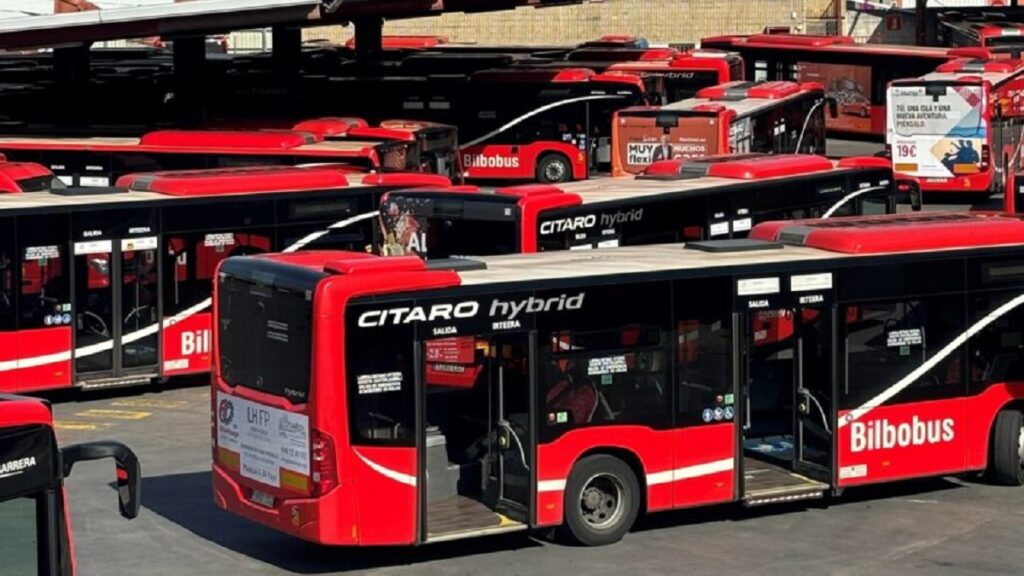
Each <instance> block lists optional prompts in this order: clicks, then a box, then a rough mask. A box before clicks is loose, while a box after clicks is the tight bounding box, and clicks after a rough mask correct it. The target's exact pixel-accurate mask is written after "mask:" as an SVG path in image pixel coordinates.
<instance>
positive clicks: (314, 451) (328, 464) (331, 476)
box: [310, 428, 338, 496]
mask: <svg viewBox="0 0 1024 576" xmlns="http://www.w3.org/2000/svg"><path fill="white" fill-rule="evenodd" d="M310 432H311V434H310V435H311V439H312V442H311V444H310V460H311V462H310V471H311V473H312V490H311V492H312V495H313V496H323V495H324V494H327V493H328V492H330V491H331V490H333V489H334V487H335V486H337V485H338V465H337V462H338V454H337V452H336V451H335V449H334V439H333V438H331V437H330V436H329V435H327V434H325V433H323V432H321V431H319V430H317V429H315V428H314V429H312V430H311V431H310Z"/></svg>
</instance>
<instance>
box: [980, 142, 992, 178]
mask: <svg viewBox="0 0 1024 576" xmlns="http://www.w3.org/2000/svg"><path fill="white" fill-rule="evenodd" d="M991 159H992V152H991V150H990V149H989V147H988V144H982V145H981V164H980V165H979V166H978V169H979V170H980V171H982V172H984V171H986V170H988V163H989V161H990V160H991Z"/></svg>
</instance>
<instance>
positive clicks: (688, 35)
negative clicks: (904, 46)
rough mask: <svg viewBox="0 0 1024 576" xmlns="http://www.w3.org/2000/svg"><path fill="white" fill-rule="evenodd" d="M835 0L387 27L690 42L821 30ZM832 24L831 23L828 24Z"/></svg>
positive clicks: (726, 2) (520, 39) (466, 34)
mask: <svg viewBox="0 0 1024 576" xmlns="http://www.w3.org/2000/svg"><path fill="white" fill-rule="evenodd" d="M833 1H842V0H603V1H598V2H594V1H591V2H587V3H585V4H580V5H571V6H559V7H553V8H543V9H536V8H519V9H516V10H511V11H505V12H496V13H489V14H446V15H443V16H439V17H436V18H422V19H416V20H396V21H391V22H387V23H386V24H385V26H384V33H385V34H427V35H441V36H448V37H449V38H450V39H451V40H452V41H454V42H473V41H476V42H480V43H487V44H561V43H576V42H583V41H586V40H591V39H594V38H597V37H599V36H601V35H602V34H632V35H635V36H643V37H645V38H647V39H648V40H649V41H650V42H652V43H675V42H679V43H695V42H697V41H698V40H700V38H702V37H704V36H713V35H716V34H750V33H756V32H760V31H761V30H762V29H763V28H764V27H765V26H790V27H792V28H793V29H794V30H795V31H801V32H804V31H806V32H811V33H822V32H825V31H826V30H825V28H826V26H827V25H826V24H825V22H826V20H822V18H823V17H824V18H828V17H830V16H831V9H832V5H833V4H832V3H833ZM833 26H834V24H833ZM351 35H352V28H351V27H348V28H342V27H328V28H315V29H310V30H307V31H306V34H305V36H306V38H307V39H317V38H322V39H328V40H331V41H334V42H344V41H345V40H347V39H348V38H349V37H350V36H351Z"/></svg>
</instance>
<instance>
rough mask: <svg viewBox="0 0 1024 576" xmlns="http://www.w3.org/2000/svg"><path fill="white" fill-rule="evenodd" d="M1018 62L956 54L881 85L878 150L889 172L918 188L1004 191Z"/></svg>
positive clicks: (1014, 154) (1016, 124) (1013, 150)
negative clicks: (881, 146)
mask: <svg viewBox="0 0 1024 576" xmlns="http://www.w3.org/2000/svg"><path fill="white" fill-rule="evenodd" d="M1022 91H1024V61H1021V60H1015V59H1009V58H1003V59H999V60H970V59H960V60H953V61H951V62H947V63H945V64H943V65H941V66H939V67H938V68H937V69H936V70H935V72H932V73H930V74H926V75H924V76H921V77H919V78H908V79H903V80H897V81H894V82H893V83H892V84H891V85H890V86H889V92H888V94H889V96H888V99H889V112H888V129H887V134H886V140H887V145H886V147H887V148H888V149H889V151H890V152H891V154H892V161H893V169H894V170H895V172H896V177H897V178H898V179H899V180H901V181H904V182H907V183H908V184H909V185H911V186H913V187H915V188H916V189H918V190H920V191H922V192H924V193H931V192H947V193H948V192H953V193H974V194H983V195H986V196H987V195H989V194H993V193H1001V192H1003V190H1004V189H1005V184H1006V176H1007V175H1008V174H1007V173H1008V172H1010V171H1012V170H1013V168H1014V166H1015V165H1019V161H1020V158H1021V150H1020V145H1021V141H1022V138H1024V105H1022V103H1021V93H1022Z"/></svg>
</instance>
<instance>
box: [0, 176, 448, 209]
mask: <svg viewBox="0 0 1024 576" xmlns="http://www.w3.org/2000/svg"><path fill="white" fill-rule="evenodd" d="M2 169H3V164H0V170H2ZM446 182H447V178H445V177H443V176H438V175H436V174H419V173H389V174H375V173H368V172H363V171H358V170H353V169H352V168H350V167H345V166H316V167H293V166H257V167H245V168H216V169H210V170H187V171H177V172H152V173H147V174H132V175H128V176H125V177H123V178H121V179H120V180H119V181H118V184H119V185H121V187H96V188H58V189H54V190H50V191H43V192H31V193H6V194H5V193H0V215H4V213H6V212H9V211H17V210H21V209H25V210H29V209H31V210H38V209H68V208H86V207H102V206H105V205H114V204H129V203H130V204H144V203H146V202H156V201H174V200H176V199H180V198H199V197H217V196H227V195H239V196H246V195H251V194H259V193H274V192H278V193H291V192H313V191H317V190H327V189H339V188H345V189H352V190H358V189H360V188H366V187H369V186H444V185H446Z"/></svg>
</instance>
